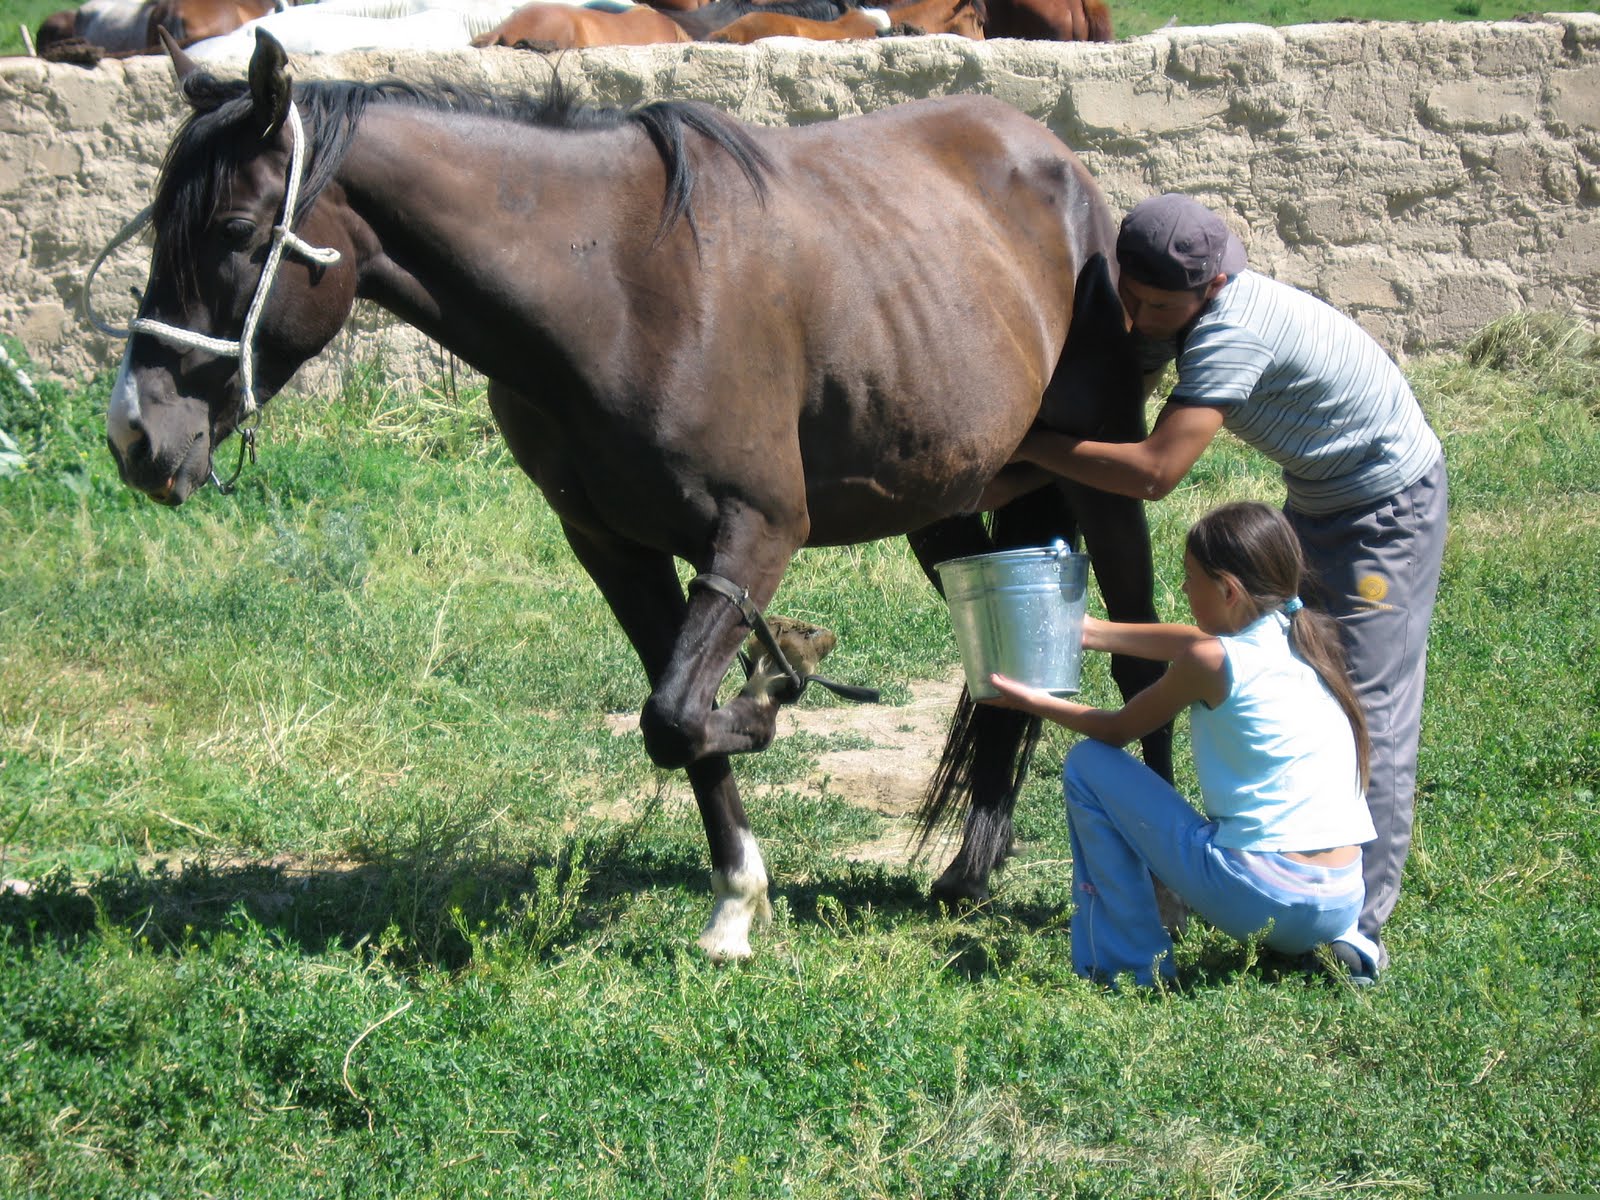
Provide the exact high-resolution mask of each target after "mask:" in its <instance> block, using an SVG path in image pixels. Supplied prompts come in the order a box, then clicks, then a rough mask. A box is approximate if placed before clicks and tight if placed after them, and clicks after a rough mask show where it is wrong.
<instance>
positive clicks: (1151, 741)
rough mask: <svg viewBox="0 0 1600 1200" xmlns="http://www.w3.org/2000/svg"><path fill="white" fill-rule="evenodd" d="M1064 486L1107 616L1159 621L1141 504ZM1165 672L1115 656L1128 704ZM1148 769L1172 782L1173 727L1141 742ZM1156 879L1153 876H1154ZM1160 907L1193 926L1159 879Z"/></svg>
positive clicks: (1169, 922) (1165, 918) (1172, 928)
mask: <svg viewBox="0 0 1600 1200" xmlns="http://www.w3.org/2000/svg"><path fill="white" fill-rule="evenodd" d="M1063 487H1064V488H1065V489H1066V490H1067V492H1068V493H1069V494H1070V495H1071V496H1072V498H1073V507H1074V509H1075V510H1076V511H1077V512H1079V513H1081V514H1083V540H1084V547H1085V549H1087V550H1088V552H1089V561H1090V563H1091V564H1092V565H1093V567H1094V577H1095V582H1096V583H1098V584H1099V585H1100V597H1101V599H1103V600H1104V601H1105V605H1106V616H1107V617H1109V618H1110V619H1111V620H1113V621H1127V622H1131V623H1143V622H1150V621H1156V620H1159V617H1158V615H1157V613H1156V610H1155V601H1154V593H1155V568H1154V566H1153V564H1152V562H1151V555H1150V533H1149V526H1148V524H1147V522H1146V520H1145V514H1144V505H1143V503H1142V502H1141V501H1138V500H1134V499H1132V498H1130V497H1127V496H1109V495H1107V494H1106V493H1104V492H1095V491H1090V490H1089V489H1087V488H1078V487H1076V486H1075V485H1073V484H1064V485H1063ZM1165 670H1166V665H1165V664H1164V663H1157V662H1151V661H1150V660H1148V659H1143V658H1133V657H1131V656H1128V655H1120V654H1114V655H1112V656H1111V678H1112V679H1113V680H1114V681H1115V682H1116V685H1117V690H1118V691H1119V692H1121V693H1122V696H1123V699H1124V700H1126V699H1129V698H1131V697H1133V696H1136V695H1138V694H1139V693H1140V692H1142V691H1143V690H1144V689H1145V688H1147V687H1149V686H1150V685H1151V684H1152V683H1154V682H1155V681H1156V680H1157V679H1160V678H1161V676H1162V673H1163V672H1164V671H1165ZM1139 748H1140V752H1141V753H1142V754H1143V756H1144V764H1145V766H1147V767H1149V768H1150V769H1151V770H1152V771H1154V772H1155V773H1156V774H1158V775H1160V776H1161V778H1163V779H1165V780H1166V781H1167V782H1168V783H1171V782H1172V724H1171V723H1170V722H1169V723H1168V724H1166V725H1163V726H1162V727H1161V728H1160V729H1157V730H1156V731H1155V732H1153V733H1150V734H1147V735H1146V736H1145V737H1143V738H1142V739H1140V742H1139ZM1152 878H1154V876H1152ZM1155 885H1156V906H1157V907H1158V908H1159V909H1160V910H1161V923H1162V924H1163V925H1165V926H1166V928H1167V931H1168V932H1169V933H1174V934H1175V933H1178V932H1180V931H1181V930H1182V929H1183V928H1184V927H1185V926H1186V925H1187V924H1188V921H1189V906H1188V905H1187V904H1186V903H1185V902H1184V901H1183V899H1182V898H1181V897H1180V896H1179V895H1178V894H1177V893H1176V892H1174V891H1172V889H1170V888H1169V887H1167V885H1166V884H1164V883H1163V882H1162V881H1161V880H1160V879H1156V880H1155Z"/></svg>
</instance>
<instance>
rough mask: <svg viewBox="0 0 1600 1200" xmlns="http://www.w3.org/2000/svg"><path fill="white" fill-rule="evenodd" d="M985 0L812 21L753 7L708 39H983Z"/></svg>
mask: <svg viewBox="0 0 1600 1200" xmlns="http://www.w3.org/2000/svg"><path fill="white" fill-rule="evenodd" d="M983 17H984V0H913V2H912V3H909V4H897V5H895V6H894V7H893V8H888V9H882V8H857V9H853V10H852V11H850V12H847V13H845V14H844V16H842V17H837V18H835V19H834V20H832V21H808V20H806V19H805V18H804V17H790V16H784V15H783V14H781V13H766V12H759V11H758V12H752V13H746V14H745V15H744V16H742V17H740V18H739V19H738V20H736V21H734V22H732V23H731V24H728V25H725V26H724V27H723V28H721V29H719V30H717V31H716V32H715V33H713V34H712V35H711V36H710V37H709V38H707V39H706V40H707V41H712V42H732V43H735V44H738V45H748V44H750V43H751V42H754V41H758V40H760V39H761V38H768V37H802V38H810V39H811V40H813V41H847V40H851V39H854V38H870V37H893V36H900V35H912V36H915V35H922V34H937V33H954V34H959V35H960V36H962V37H968V38H972V39H974V40H975V41H982V40H983Z"/></svg>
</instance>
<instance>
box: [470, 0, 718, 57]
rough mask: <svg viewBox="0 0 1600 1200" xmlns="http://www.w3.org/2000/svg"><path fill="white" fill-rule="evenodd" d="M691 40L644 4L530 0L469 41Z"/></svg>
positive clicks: (555, 44) (534, 44) (564, 45)
mask: <svg viewBox="0 0 1600 1200" xmlns="http://www.w3.org/2000/svg"><path fill="white" fill-rule="evenodd" d="M693 40H694V39H693V38H691V37H690V36H689V35H688V34H687V33H685V32H684V31H683V29H682V28H680V27H679V26H678V25H677V23H676V22H674V21H673V20H672V18H671V17H668V16H667V15H665V14H664V13H660V12H657V11H656V10H655V9H653V8H647V7H645V6H643V5H640V6H639V7H636V8H631V9H629V10H627V11H626V12H606V11H604V10H601V9H587V8H579V7H574V6H573V5H570V4H554V3H541V2H539V0H535V3H533V4H525V5H523V6H522V7H521V8H519V9H517V11H516V12H514V13H512V14H511V15H510V16H509V17H507V18H506V19H505V20H504V21H502V22H501V23H500V24H499V25H497V26H496V27H495V28H493V29H491V30H490V31H489V32H488V33H485V34H483V35H482V36H480V37H476V38H474V39H473V41H472V44H473V45H474V46H480V47H481V46H515V47H521V46H524V45H527V46H529V47H531V48H533V49H538V50H544V49H551V50H582V49H584V48H586V47H589V46H651V45H656V44H659V43H663V42H667V43H670V42H691V41H693Z"/></svg>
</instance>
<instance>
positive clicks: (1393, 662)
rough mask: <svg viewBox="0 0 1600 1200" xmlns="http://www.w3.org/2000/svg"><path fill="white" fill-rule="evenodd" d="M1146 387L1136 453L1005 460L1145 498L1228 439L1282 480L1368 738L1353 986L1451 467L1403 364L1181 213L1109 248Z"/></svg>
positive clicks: (1401, 801)
mask: <svg viewBox="0 0 1600 1200" xmlns="http://www.w3.org/2000/svg"><path fill="white" fill-rule="evenodd" d="M1117 262H1118V266H1119V268H1120V275H1121V279H1120V282H1119V284H1118V292H1119V294H1120V295H1121V297H1122V303H1123V306H1124V308H1125V309H1126V310H1127V315H1128V320H1129V322H1130V324H1131V327H1132V330H1133V333H1134V337H1135V341H1136V343H1137V345H1138V346H1139V350H1140V354H1141V356H1142V358H1143V365H1144V367H1145V369H1146V371H1147V372H1150V371H1155V370H1159V369H1160V368H1161V367H1163V366H1165V364H1166V363H1167V362H1172V361H1175V362H1176V366H1177V379H1178V381H1177V384H1176V385H1175V386H1174V387H1173V389H1172V393H1171V395H1170V396H1169V398H1168V400H1167V402H1166V404H1165V406H1164V407H1163V408H1162V410H1161V414H1160V415H1159V416H1158V417H1157V418H1156V421H1155V424H1154V426H1153V428H1152V429H1151V431H1150V433H1149V435H1148V436H1147V437H1146V438H1145V439H1144V440H1143V441H1141V442H1128V443H1116V442H1094V441H1086V440H1084V439H1081V438H1075V437H1069V436H1067V435H1065V434H1061V433H1056V432H1053V431H1051V430H1049V429H1047V428H1045V427H1044V426H1035V428H1034V430H1033V431H1032V432H1031V433H1029V435H1028V437H1027V438H1026V439H1025V440H1024V442H1023V444H1022V446H1021V447H1019V449H1018V450H1017V453H1016V455H1015V456H1014V458H1013V460H1012V461H1013V464H1015V465H1016V466H1021V464H1032V465H1033V466H1034V467H1036V468H1042V469H1043V470H1044V471H1047V472H1049V473H1052V474H1055V475H1059V476H1065V477H1066V478H1068V479H1072V480H1075V481H1077V482H1078V483H1081V484H1086V485H1088V486H1090V487H1094V488H1098V489H1100V490H1102V491H1107V492H1114V493H1117V494H1119V495H1124V496H1136V497H1139V498H1140V499H1146V500H1157V499H1160V498H1161V497H1163V496H1165V495H1167V493H1168V492H1170V491H1171V490H1172V489H1173V488H1174V487H1176V486H1177V484H1178V483H1179V482H1180V481H1181V480H1182V479H1183V477H1184V476H1185V475H1186V474H1187V473H1188V471H1189V468H1191V467H1192V466H1194V464H1195V462H1196V461H1197V460H1198V459H1199V457H1200V455H1201V454H1202V453H1203V452H1204V450H1205V448H1206V447H1207V446H1208V445H1210V444H1211V439H1212V438H1213V437H1215V436H1216V434H1217V431H1218V430H1219V429H1223V428H1227V429H1229V430H1231V431H1232V432H1233V433H1235V434H1237V435H1238V436H1239V437H1240V438H1241V439H1242V440H1243V441H1245V442H1246V443H1248V444H1249V445H1251V446H1254V447H1255V448H1256V449H1257V450H1259V451H1261V452H1262V453H1263V454H1265V455H1266V456H1267V457H1268V458H1270V459H1272V460H1273V461H1274V462H1275V463H1277V464H1278V465H1279V466H1280V467H1282V468H1283V479H1284V484H1285V486H1286V488H1287V492H1288V496H1287V502H1286V504H1285V506H1284V512H1285V513H1286V514H1287V516H1288V518H1289V520H1290V523H1291V524H1292V525H1293V526H1294V528H1295V532H1296V533H1297V534H1298V535H1299V537H1300V541H1301V544H1302V546H1303V547H1304V549H1305V552H1306V557H1307V560H1308V564H1309V566H1310V567H1311V572H1312V574H1313V575H1314V576H1316V577H1317V578H1319V579H1320V581H1321V583H1322V585H1323V587H1324V588H1325V589H1326V593H1327V594H1326V595H1325V596H1324V597H1322V598H1321V599H1322V601H1323V603H1324V604H1325V605H1326V607H1327V608H1328V610H1329V611H1330V612H1332V613H1333V614H1334V615H1335V616H1336V617H1337V618H1338V619H1339V622H1340V628H1341V630H1342V632H1343V634H1344V641H1345V648H1346V650H1347V652H1348V654H1349V658H1350V673H1351V676H1352V678H1353V680H1354V682H1355V684H1356V688H1357V692H1358V694H1359V695H1360V697H1361V702H1362V708H1363V711H1364V713H1365V715H1366V719H1367V724H1368V728H1369V732H1370V734H1371V738H1372V767H1371V777H1370V780H1369V782H1368V786H1367V802H1368V806H1369V807H1370V809H1371V810H1372V819H1373V824H1374V826H1375V827H1376V828H1377V831H1378V836H1377V839H1376V840H1375V841H1373V842H1370V843H1368V844H1367V846H1366V847H1365V849H1364V852H1363V875H1364V878H1365V882H1366V893H1367V895H1366V903H1365V907H1364V908H1363V910H1362V913H1361V918H1360V921H1359V923H1358V925H1357V927H1356V929H1354V930H1352V931H1351V932H1350V933H1349V934H1348V935H1347V936H1346V937H1343V938H1341V939H1340V940H1339V941H1336V942H1335V943H1334V944H1333V947H1332V949H1333V952H1334V955H1335V957H1336V958H1337V959H1338V960H1339V961H1340V962H1341V963H1343V964H1344V965H1345V966H1346V967H1347V968H1349V969H1350V974H1351V978H1352V979H1353V980H1354V981H1356V982H1358V983H1367V982H1371V981H1372V980H1374V979H1376V978H1377V975H1378V972H1379V971H1380V970H1381V969H1382V968H1383V967H1385V966H1387V965H1388V953H1387V951H1386V950H1385V949H1384V947H1383V944H1382V941H1381V937H1380V933H1381V930H1382V927H1383V924H1384V922H1385V921H1386V920H1387V919H1388V917H1389V914H1390V913H1391V912H1392V911H1393V910H1394V905H1395V900H1396V899H1397V897H1398V895H1399V890H1400V873H1401V868H1402V866H1403V864H1404V863H1405V859H1406V854H1407V852H1408V851H1409V849H1410V846H1411V827H1412V818H1413V811H1414V792H1415V786H1416V768H1417V740H1418V733H1419V730H1420V726H1421V719H1422V690H1423V678H1424V673H1425V670H1426V664H1427V643H1428V624H1429V621H1430V619H1431V617H1432V614H1433V602H1434V595H1435V593H1436V592H1437V590H1438V586H1439V570H1440V563H1441V560H1442V558H1443V554H1444V541H1445V509H1446V484H1445V468H1444V458H1443V452H1442V450H1441V447H1440V445H1439V439H1438V438H1437V437H1436V436H1435V435H1434V433H1433V430H1432V429H1430V428H1429V426H1428V423H1427V420H1426V419H1425V418H1424V417H1423V414H1422V409H1421V408H1420V407H1419V406H1418V404H1417V401H1416V397H1415V396H1413V395H1412V392H1411V388H1410V386H1409V385H1408V384H1407V383H1406V380H1405V377H1404V376H1403V375H1402V374H1401V373H1400V370H1399V368H1398V367H1397V366H1396V365H1395V363H1394V361H1393V360H1392V359H1391V358H1390V357H1389V356H1388V354H1386V353H1385V352H1384V350H1383V348H1382V347H1381V346H1379V345H1378V344H1377V342H1375V341H1374V340H1373V339H1372V338H1371V337H1370V336H1368V335H1367V333H1366V332H1365V331H1363V330H1362V329H1361V327H1360V326H1358V325H1357V324H1356V323H1355V322H1354V321H1352V320H1350V319H1349V318H1348V317H1346V316H1344V315H1343V314H1341V313H1339V312H1336V311H1335V310H1334V309H1333V308H1331V307H1330V306H1328V305H1327V304H1325V303H1323V302H1322V301H1321V300H1319V299H1317V298H1316V297H1314V296H1311V295H1309V294H1308V293H1306V292H1302V291H1300V290H1298V289H1297V288H1293V287H1289V286H1288V285H1286V284H1282V283H1278V282H1277V281H1275V280H1272V279H1268V278H1267V277H1266V276H1263V275H1257V274H1256V273H1255V272H1253V271H1251V270H1249V269H1248V267H1247V266H1246V263H1245V254H1244V247H1243V246H1242V245H1241V244H1240V243H1239V240H1238V239H1237V238H1236V237H1234V235H1233V234H1232V233H1230V232H1229V231H1228V228H1227V226H1226V225H1224V224H1223V222H1222V220H1221V218H1219V217H1218V216H1217V215H1216V214H1214V213H1212V212H1211V211H1210V210H1209V209H1207V208H1205V207H1204V206H1203V205H1201V204H1199V203H1197V202H1196V201H1194V200H1192V199H1190V198H1189V197H1187V196H1182V195H1165V196H1157V197H1154V198H1152V199H1149V200H1146V201H1143V202H1142V203H1140V204H1138V205H1136V206H1135V207H1134V208H1133V209H1132V210H1131V211H1130V212H1129V213H1128V215H1127V217H1126V219H1125V220H1124V221H1123V223H1122V228H1121V230H1120V232H1119V235H1118V238H1117Z"/></svg>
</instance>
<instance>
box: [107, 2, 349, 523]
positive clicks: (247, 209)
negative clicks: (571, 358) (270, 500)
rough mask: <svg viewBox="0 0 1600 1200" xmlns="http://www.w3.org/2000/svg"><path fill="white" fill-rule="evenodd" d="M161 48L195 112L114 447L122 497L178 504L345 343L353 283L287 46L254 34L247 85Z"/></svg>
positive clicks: (168, 173)
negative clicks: (226, 443)
mask: <svg viewBox="0 0 1600 1200" xmlns="http://www.w3.org/2000/svg"><path fill="white" fill-rule="evenodd" d="M161 36H162V40H163V42H164V43H165V44H166V48H167V53H168V54H169V55H170V56H171V58H172V62H173V68H174V71H175V73H176V75H177V77H178V82H179V86H180V89H181V90H182V92H183V94H184V96H185V98H186V99H187V100H188V102H189V104H190V106H191V108H192V109H193V112H192V113H191V114H190V116H189V118H188V120H187V121H186V122H185V124H184V126H183V128H182V129H181V130H180V131H179V132H178V135H177V137H176V138H175V139H174V141H173V144H172V146H171V148H170V149H169V150H168V152H167V158H166V162H165V164H164V165H163V167H162V173H161V180H160V183H159V184H158V186H157V192H156V201H155V204H154V206H153V214H154V215H153V224H154V228H155V250H154V253H153V254H152V256H151V263H150V276H149V282H148V284H147V286H146V289H145V292H144V295H143V297H142V300H141V303H140V306H139V315H138V318H137V319H136V320H135V321H134V322H133V323H132V325H131V327H130V336H129V339H128V349H127V352H126V354H125V355H124V357H123V361H122V370H121V372H120V374H119V375H118V377H117V381H116V384H115V386H114V387H113V389H112V392H111V401H110V405H109V407H108V409H107V412H106V435H107V442H108V444H109V446H110V449H111V453H112V456H113V457H114V458H115V459H116V461H117V466H118V469H119V470H120V472H121V474H122V478H123V480H124V482H126V483H127V484H129V485H130V486H132V487H135V488H138V489H139V490H140V491H143V492H145V493H147V494H148V495H150V496H151V497H152V498H154V499H156V500H158V501H160V502H162V503H164V504H169V505H177V504H181V503H182V502H183V501H184V500H185V499H187V498H188V497H189V496H190V495H191V494H192V493H193V492H194V491H196V490H197V489H198V488H200V487H202V486H203V485H204V484H205V483H206V481H207V480H208V479H210V478H213V474H212V457H213V455H214V453H215V451H216V447H217V446H218V444H219V443H220V442H222V440H223V439H225V438H226V437H227V436H228V435H229V434H230V433H232V432H233V431H234V430H235V429H237V428H239V427H240V425H241V424H242V423H244V422H245V421H246V420H247V419H248V418H250V417H251V416H252V415H253V414H254V413H255V412H256V411H257V409H258V408H259V407H260V406H261V405H263V404H265V403H266V402H267V401H268V400H269V399H271V397H272V396H273V395H275V394H276V393H277V392H278V390H279V389H280V388H282V387H283V385H284V384H285V383H287V382H288V380H289V378H290V376H292V375H293V374H294V372H295V371H296V369H298V368H299V366H300V365H301V364H302V363H303V362H305V361H306V360H307V359H308V358H310V357H312V356H313V355H314V354H316V353H317V352H318V351H320V350H321V349H322V348H323V347H324V346H325V345H327V343H328V342H329V341H330V340H331V339H332V338H333V336H334V334H335V333H337V332H338V331H339V328H340V326H341V325H342V324H343V323H344V319H345V317H346V315H347V314H348V313H349V310H350V306H351V304H352V303H353V301H354V298H355V286H356V272H355V269H354V267H353V265H352V264H353V262H354V258H355V254H354V247H353V246H352V244H351V237H350V234H349V232H348V230H347V229H346V228H345V227H344V226H343V225H342V224H341V223H340V222H339V220H338V219H337V215H336V213H334V212H333V211H332V206H331V205H329V204H327V203H325V202H322V201H321V200H320V192H321V186H320V184H319V183H317V182H315V173H313V182H311V183H309V184H308V183H307V182H306V179H305V167H306V165H307V160H309V159H310V158H311V152H310V150H309V149H308V147H307V145H306V142H307V134H306V132H305V130H304V128H303V126H302V124H301V120H300V116H299V112H298V110H297V109H296V107H295V106H294V104H293V100H292V84H291V80H290V77H289V73H288V71H287V70H286V66H287V56H286V55H285V54H284V51H283V47H282V46H281V45H279V44H278V42H277V41H275V40H274V39H273V38H272V37H271V35H269V34H267V33H264V32H262V33H258V34H257V39H256V49H255V53H254V55H253V56H252V58H251V62H250V73H249V81H248V84H247V85H245V84H239V83H229V82H224V81H219V80H217V79H214V78H212V77H211V76H209V75H207V74H205V73H204V72H202V71H200V70H199V69H198V68H197V67H196V66H195V64H194V63H193V61H192V60H190V59H189V58H188V56H187V55H185V54H184V53H183V52H182V51H181V50H179V49H178V47H177V45H176V43H175V42H174V41H173V40H172V38H171V37H170V36H168V35H167V34H166V32H165V31H164V30H163V31H162V34H161ZM296 192H298V193H299V194H298V195H295V194H294V193H296Z"/></svg>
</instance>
